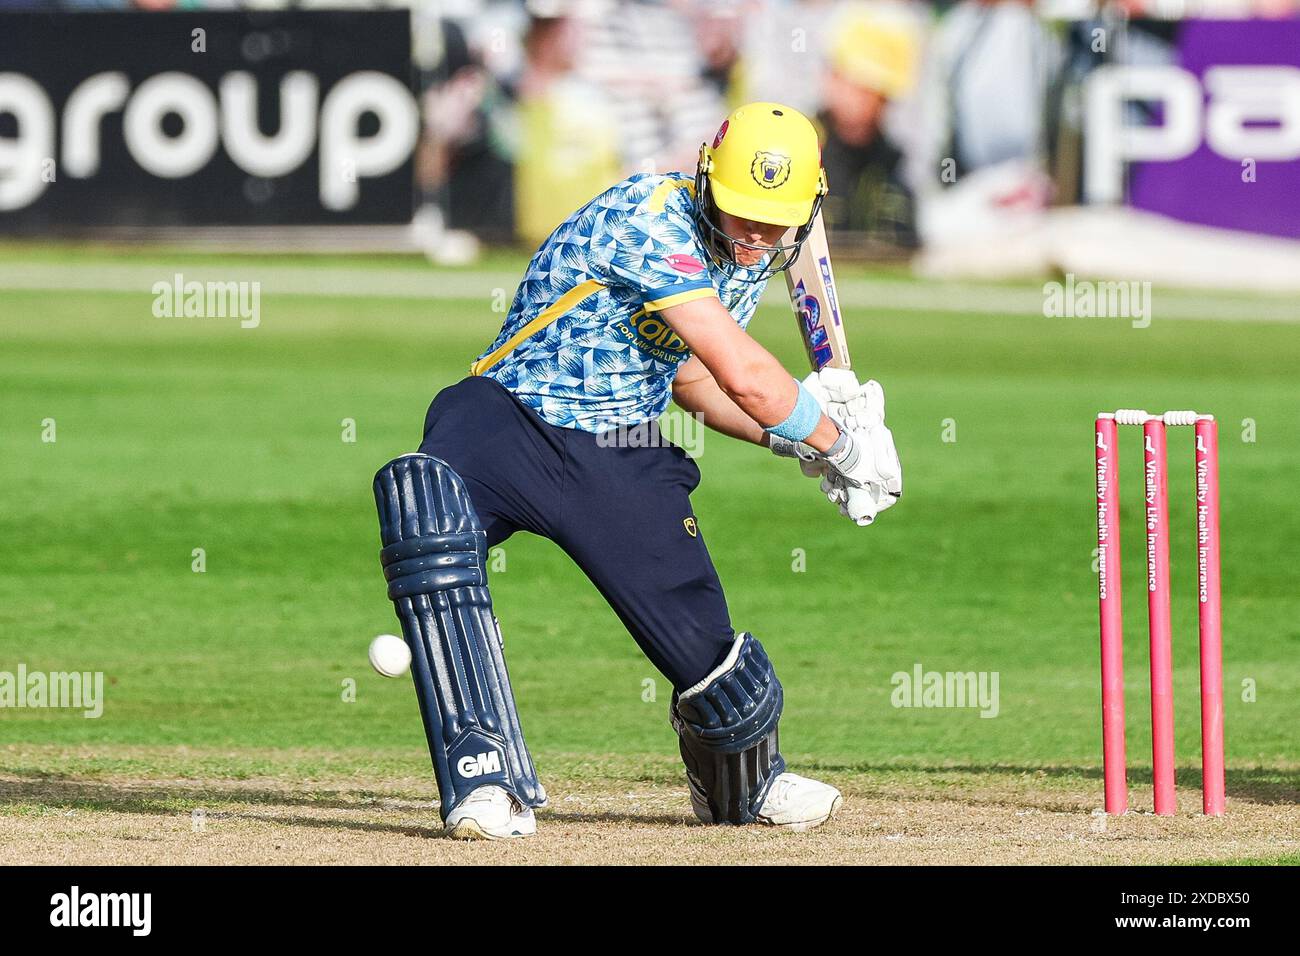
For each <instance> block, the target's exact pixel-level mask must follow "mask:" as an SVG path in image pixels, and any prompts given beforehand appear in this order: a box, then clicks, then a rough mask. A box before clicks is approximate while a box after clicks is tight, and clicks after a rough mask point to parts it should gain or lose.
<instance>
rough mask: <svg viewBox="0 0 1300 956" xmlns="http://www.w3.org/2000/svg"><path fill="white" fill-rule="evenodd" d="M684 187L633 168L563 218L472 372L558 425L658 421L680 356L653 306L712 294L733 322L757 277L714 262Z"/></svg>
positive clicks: (758, 287)
mask: <svg viewBox="0 0 1300 956" xmlns="http://www.w3.org/2000/svg"><path fill="white" fill-rule="evenodd" d="M694 194H695V188H694V181H693V178H692V177H689V176H687V175H685V174H684V173H668V174H649V173H638V174H637V175H635V176H632V177H630V178H629V179H625V180H624V181H623V182H621V183H618V184H617V185H615V186H612V187H610V188H609V189H607V190H606V191H605V192H603V193H601V194H600V195H599V196H597V197H596V198H595V199H593V200H591V201H590V202H589V203H587V204H586V205H585V206H583V207H582V208H581V209H579V210H578V211H577V212H575V213H574V214H573V215H571V216H570V217H569V218H568V219H566V220H565V221H564V222H562V223H561V224H560V225H559V226H557V227H556V229H555V231H554V232H552V233H551V235H550V236H549V237H548V238H547V239H546V241H545V242H543V243H542V245H541V248H539V249H538V250H537V252H536V254H535V255H534V256H533V258H532V261H531V262H529V263H528V270H527V272H526V273H525V274H524V278H523V281H522V282H521V283H520V284H519V290H518V292H516V293H515V299H514V302H513V303H512V304H511V306H510V314H509V315H508V316H506V320H505V324H504V325H503V326H502V327H501V332H500V334H498V335H497V337H496V340H495V341H493V343H492V344H491V345H490V346H489V347H488V348H487V350H486V351H485V352H483V354H482V355H480V356H479V359H478V361H476V362H475V363H474V364H473V366H471V368H470V371H471V372H473V373H475V374H478V375H485V376H487V377H489V378H491V379H494V380H495V381H497V382H498V383H500V384H501V385H502V386H504V387H505V388H506V389H508V390H509V391H510V392H513V393H514V395H515V396H516V397H517V398H518V399H519V400H520V401H521V402H523V403H524V404H525V405H527V406H529V407H530V408H532V409H534V410H535V411H536V412H537V413H538V414H539V415H540V416H541V417H542V419H543V420H545V421H547V422H550V423H551V424H552V425H558V426H560V427H562V428H580V429H582V430H583V431H587V432H595V433H600V432H602V431H606V430H608V429H610V428H617V427H619V426H620V425H635V424H638V423H640V422H646V421H653V420H654V419H657V418H658V417H659V416H660V415H661V414H663V411H664V409H665V408H667V407H668V402H669V399H670V398H671V394H672V381H673V378H674V376H676V374H677V370H678V369H679V368H680V367H681V364H682V362H684V361H686V359H687V358H689V357H690V351H689V349H687V347H686V343H685V342H683V341H682V340H681V338H680V337H679V336H678V335H677V334H676V333H674V332H673V330H672V329H671V328H669V327H668V324H667V323H666V322H664V321H663V319H662V318H661V317H660V316H659V310H660V309H664V308H667V307H668V306H670V305H676V304H678V303H681V302H688V301H690V300H691V299H697V298H702V297H704V296H709V295H715V294H716V295H717V296H718V298H720V299H721V300H722V304H723V305H724V306H726V308H727V309H728V311H730V312H731V314H732V316H733V317H734V318H735V320H736V322H737V323H738V324H739V325H740V327H741V328H742V329H743V328H745V327H746V326H748V325H749V321H750V319H752V318H753V316H754V310H755V309H756V308H757V306H758V300H759V299H760V298H761V297H762V295H763V287H764V286H765V285H766V282H765V281H760V282H747V281H744V279H743V278H741V277H739V276H738V277H736V278H732V279H728V278H726V276H725V275H724V274H723V273H722V271H721V270H719V269H718V268H717V266H716V265H714V264H713V261H712V259H710V257H709V256H708V254H707V253H706V252H705V250H704V245H703V242H702V241H701V239H700V236H699V233H698V230H697V229H696V226H695V219H694V215H695V198H694ZM738 271H740V273H741V275H742V276H743V275H744V272H745V271H744V270H738Z"/></svg>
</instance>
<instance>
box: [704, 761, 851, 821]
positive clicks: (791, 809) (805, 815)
mask: <svg viewBox="0 0 1300 956" xmlns="http://www.w3.org/2000/svg"><path fill="white" fill-rule="evenodd" d="M686 782H687V784H688V785H689V786H688V789H689V790H690V794H691V809H692V810H694V811H695V816H696V817H698V818H699V819H700V822H702V823H712V822H713V813H712V812H711V811H710V810H709V801H708V800H707V799H706V798H705V796H704V794H703V793H702V792H701V791H700V790H698V789H697V788H696V786H695V781H694V780H693V779H691V776H690V774H687V776H686ZM843 802H844V797H842V796H841V795H840V792H839V791H838V790H836V789H835V788H834V787H832V786H831V785H830V784H826V783H822V782H821V781H820V780H812V779H809V778H808V777H801V776H799V775H798V774H797V773H783V774H781V775H780V776H779V777H777V778H776V779H775V780H773V781H772V789H770V790H768V792H767V798H766V799H765V800H764V801H763V806H762V807H761V808H760V809H759V811H758V822H759V823H764V824H767V825H768V826H771V827H784V828H785V829H787V830H792V831H794V832H795V833H799V832H802V831H803V830H811V829H812V828H813V827H815V826H820V825H821V824H823V823H825V822H826V821H827V820H829V819H830V818H831V814H833V813H834V812H835V811H836V810H838V809H839V808H840V804H841V803H843Z"/></svg>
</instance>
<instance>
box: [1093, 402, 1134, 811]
mask: <svg viewBox="0 0 1300 956" xmlns="http://www.w3.org/2000/svg"><path fill="white" fill-rule="evenodd" d="M1118 436H1119V429H1118V427H1117V426H1116V423H1115V419H1114V417H1113V416H1098V418H1097V434H1096V439H1097V572H1098V573H1097V595H1098V603H1099V606H1100V613H1101V741H1102V760H1103V770H1102V774H1103V776H1104V778H1105V787H1106V812H1107V813H1117V814H1118V813H1124V812H1125V811H1126V810H1128V776H1127V765H1128V764H1127V757H1126V755H1125V753H1124V615H1123V610H1122V605H1121V599H1120V594H1121V587H1120V584H1121V581H1122V580H1123V574H1124V572H1123V570H1122V569H1121V567H1120V552H1119V498H1120V495H1119V442H1118V441H1117V439H1118Z"/></svg>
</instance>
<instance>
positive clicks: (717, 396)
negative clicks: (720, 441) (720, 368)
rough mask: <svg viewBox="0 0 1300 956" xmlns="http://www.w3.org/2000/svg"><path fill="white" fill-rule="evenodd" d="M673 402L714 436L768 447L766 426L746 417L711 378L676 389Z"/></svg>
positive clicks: (677, 386) (676, 387) (674, 389)
mask: <svg viewBox="0 0 1300 956" xmlns="http://www.w3.org/2000/svg"><path fill="white" fill-rule="evenodd" d="M673 401H674V402H676V403H677V405H678V407H679V408H681V409H683V410H685V411H688V412H693V413H695V414H698V415H699V416H700V417H701V419H702V420H703V422H704V424H705V425H706V426H708V427H709V428H711V429H713V430H714V431H715V432H720V433H721V434H723V435H728V436H730V437H731V438H739V439H740V440H741V441H747V442H752V443H753V444H755V445H765V444H766V443H767V432H765V431H763V426H762V425H760V424H758V422H756V421H754V419H752V418H750V417H749V416H748V415H747V414H745V412H744V411H743V410H742V409H741V407H740V406H739V405H737V404H736V403H735V402H733V401H732V400H731V399H730V398H728V397H727V394H726V392H724V391H723V390H722V389H721V388H719V387H718V383H717V382H715V381H714V380H713V379H712V378H703V379H700V380H699V381H695V382H690V383H689V384H678V385H676V386H674V388H673Z"/></svg>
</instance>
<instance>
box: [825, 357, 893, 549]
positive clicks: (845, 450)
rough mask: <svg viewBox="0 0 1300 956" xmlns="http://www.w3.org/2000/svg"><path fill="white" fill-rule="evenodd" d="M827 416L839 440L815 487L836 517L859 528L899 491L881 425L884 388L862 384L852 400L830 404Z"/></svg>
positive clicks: (889, 445) (890, 442)
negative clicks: (834, 509)
mask: <svg viewBox="0 0 1300 956" xmlns="http://www.w3.org/2000/svg"><path fill="white" fill-rule="evenodd" d="M872 386H874V388H872ZM828 414H829V415H830V417H831V418H832V419H833V420H834V421H835V423H836V424H837V425H838V426H839V427H840V430H841V438H840V440H839V441H837V442H836V445H835V446H833V447H832V449H831V450H829V451H828V452H827V454H826V455H825V456H824V457H825V459H826V464H827V469H826V474H825V476H824V477H823V478H822V483H821V488H822V491H823V492H824V493H825V494H826V497H827V498H829V499H830V500H831V501H832V502H834V503H835V504H837V505H839V506H840V513H841V514H843V515H845V517H848V518H850V519H851V520H853V521H854V523H856V524H858V525H861V526H863V527H865V526H866V525H869V524H871V523H872V522H873V521H875V519H876V516H877V515H878V514H879V513H880V512H881V511H884V510H885V509H886V508H889V507H891V506H892V505H893V504H894V502H896V501H897V500H898V499H899V497H901V496H902V493H903V468H902V465H901V463H900V462H899V460H898V450H897V448H895V446H894V435H893V433H892V432H891V431H890V430H889V428H888V427H887V426H886V425H885V422H884V390H883V389H881V388H880V385H879V383H877V382H868V383H867V385H866V386H864V390H863V392H862V393H861V394H860V396H859V397H858V398H855V399H853V400H851V401H850V402H848V403H846V405H845V406H844V407H843V408H841V407H836V406H832V407H831V409H830V410H829V412H828Z"/></svg>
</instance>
